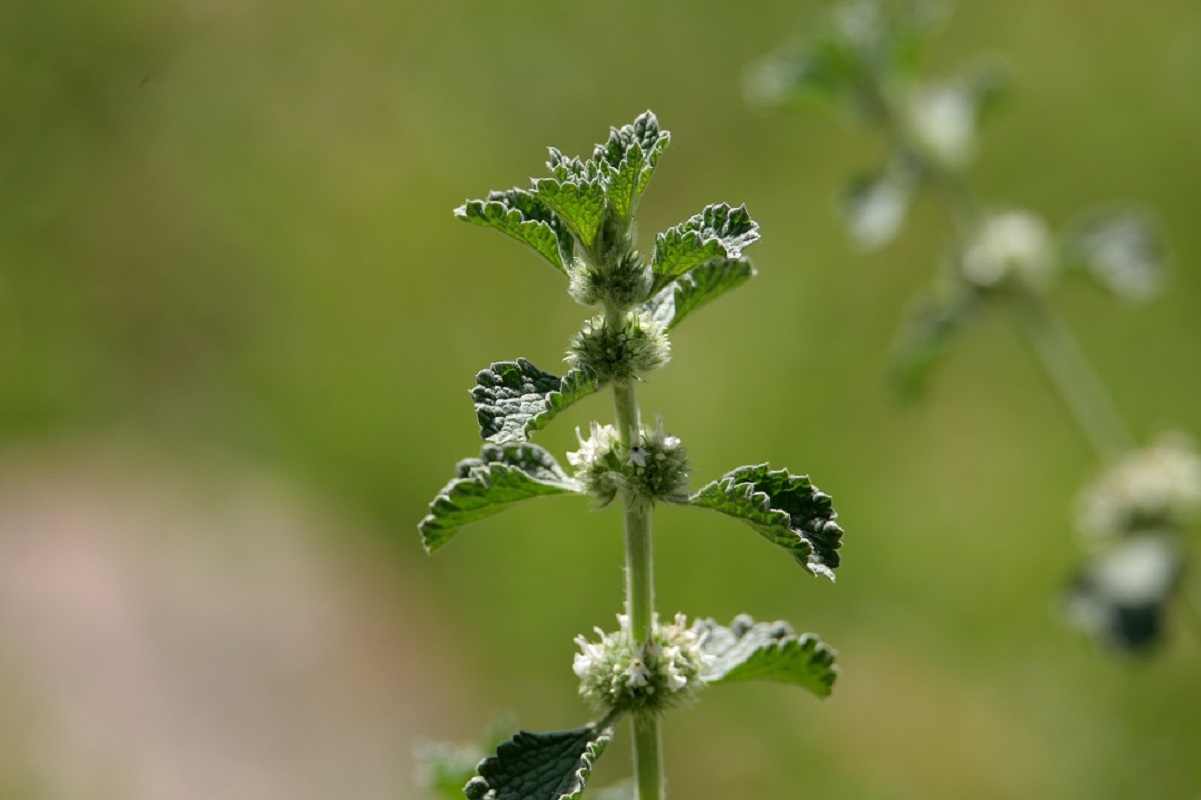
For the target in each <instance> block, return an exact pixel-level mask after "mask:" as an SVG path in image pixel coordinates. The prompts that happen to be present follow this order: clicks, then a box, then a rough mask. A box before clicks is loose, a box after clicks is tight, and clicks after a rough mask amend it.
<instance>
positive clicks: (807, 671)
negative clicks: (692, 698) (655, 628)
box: [697, 614, 838, 697]
mask: <svg viewBox="0 0 1201 800" xmlns="http://www.w3.org/2000/svg"><path fill="white" fill-rule="evenodd" d="M697 632H698V634H700V635H701V637H702V639H701V641H702V644H701V649H702V650H703V651H704V652H705V653H706V654H708V655H710V656H712V657H713V661H712V663H711V664H709V666H708V667H706V669H705V671H704V672H703V673H701V680H703V681H705V682H706V683H709V684H715V683H731V682H733V681H751V680H761V681H773V682H775V683H788V684H792V685H794V686H800V687H801V688H803V689H808V690H809V691H810V692H812V693H813V694H815V695H817V696H818V697H828V696H829V695H830V689H831V687H832V686H833V685H834V681H835V679H837V677H838V668H837V667H836V666H834V658H835V656H836V655H837V653H835V652H834V651H833V650H832V649H830V648H829V647H827V646H826V645H825V644H824V643H823V642H822V641H821V640H820V639H818V638H817V636H815V635H814V634H812V633H805V634H801V635H797V634H796V632H795V631H793V629H792V626H790V625H789V624H788V623H787V622H755V621H754V620H752V619H751V618H750V617H748V616H747V615H745V614H740V615H739V616H738V617H736V618H735V619H734V621H733V622H732V623H731V624H730V627H728V628H726V627H722V626H721V625H718V624H717V623H716V622H714V621H713V620H711V619H707V620H702V621H701V622H700V623H699V624H698V626H697Z"/></svg>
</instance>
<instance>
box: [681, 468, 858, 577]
mask: <svg viewBox="0 0 1201 800" xmlns="http://www.w3.org/2000/svg"><path fill="white" fill-rule="evenodd" d="M688 502H689V503H690V504H691V505H694V506H697V507H700V508H711V509H713V510H714V511H720V512H721V513H723V514H727V515H729V516H731V517H735V518H736V519H740V520H742V521H743V522H745V523H747V524H748V525H750V526H751V527H752V528H754V529H755V530H756V531H757V532H758V533H759V534H760V535H761V536H763V537H764V538H765V539H767V540H768V541H770V542H772V543H773V544H777V545H779V546H780V547H783V548H784V549H785V550H787V551H789V552H790V553H791V554H792V557H793V558H795V559H796V561H797V563H799V564H800V565H801V566H803V567H805V569H807V570H809V572H811V573H812V574H814V575H823V576H825V577H827V578H829V579H830V580H834V570H835V569H836V568H837V567H838V565H839V563H840V562H841V559H840V558H839V555H838V548H839V547H840V546H841V544H842V528H841V527H839V525H838V523H837V522H835V521H834V519H835V517H837V516H838V514H837V513H836V512H835V511H834V508H833V504H832V503H831V500H830V496H829V495H827V494H825V493H823V492H821V491H819V490H818V488H817V487H816V486H814V485H813V484H812V483H811V482H810V481H809V478H808V476H805V475H792V474H791V473H789V472H788V470H782V469H781V470H771V469H769V468H768V465H767V464H760V465H758V466H753V467H739V468H738V469H735V470H732V471H731V472H727V473H726V474H725V475H723V476H722V477H720V478H718V479H717V480H715V481H713V482H712V483H709V484H707V485H706V486H703V487H701V489H700V491H698V492H697V493H696V494H694V495H692V497H691V498H689V501H688Z"/></svg>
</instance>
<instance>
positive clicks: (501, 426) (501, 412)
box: [471, 358, 602, 444]
mask: <svg viewBox="0 0 1201 800" xmlns="http://www.w3.org/2000/svg"><path fill="white" fill-rule="evenodd" d="M475 383H476V385H475V388H473V389H472V390H471V399H472V400H474V401H475V414H476V418H477V419H478V420H479V423H480V436H482V437H483V438H484V439H486V440H487V441H489V442H495V443H497V444H503V443H506V442H524V441H525V440H526V439H528V438H529V435H530V434H531V433H532V432H534V431H536V430H541V429H542V428H544V427H546V425H547V424H548V423H549V422H550V421H551V420H552V419H554V418H555V416H557V415H558V414H559V412H561V411H562V410H563V409H565V408H567V407H568V406H570V405H571V404H572V403H575V402H576V401H577V400H579V399H581V398H583V397H587V396H588V395H590V394H592V393H593V392H595V391H596V390H597V389H599V388H600V387H601V385H602V384H601V381H600V380H599V379H598V378H597V377H596V374H595V373H593V372H591V371H589V370H581V369H573V370H571V371H570V372H568V373H567V374H566V375H564V376H563V377H562V378H560V377H559V376H557V375H553V374H551V373H549V372H546V371H544V370H541V369H538V367H535V366H534V365H533V364H531V363H530V362H529V361H527V360H526V359H524V358H519V359H517V360H516V361H498V362H496V363H495V364H493V365H491V366H490V367H488V369H485V370H481V371H480V372H479V373H478V374H477V375H476V376H475Z"/></svg>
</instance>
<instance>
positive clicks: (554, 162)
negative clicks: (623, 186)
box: [532, 147, 605, 248]
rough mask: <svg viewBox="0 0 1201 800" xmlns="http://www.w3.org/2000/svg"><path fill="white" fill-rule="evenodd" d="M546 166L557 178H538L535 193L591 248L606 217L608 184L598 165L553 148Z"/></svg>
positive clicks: (534, 185)
mask: <svg viewBox="0 0 1201 800" xmlns="http://www.w3.org/2000/svg"><path fill="white" fill-rule="evenodd" d="M546 165H547V166H548V167H549V168H550V171H551V172H552V173H553V174H554V176H555V177H553V178H538V179H535V180H534V181H533V182H532V183H533V187H534V194H535V195H537V196H538V199H539V200H541V201H542V202H543V203H545V204H546V205H547V206H548V207H549V208H550V209H551V210H552V211H554V212H555V214H556V215H558V217H559V218H560V219H561V220H563V223H564V224H565V225H566V226H567V227H568V228H569V229H570V230H571V232H572V233H574V234H575V236H576V238H578V239H579V240H580V241H581V242H582V243H583V245H584V247H587V248H591V247H592V245H593V244H595V242H596V234H597V232H598V231H599V230H600V226H601V223H602V222H603V221H604V216H605V187H604V181H603V180H602V178H601V174H600V172H599V170H598V169H597V165H596V164H595V163H593V162H591V161H587V162H585V161H580V159H578V158H567V157H566V156H564V155H563V154H562V153H560V152H559V151H558V150H556V149H555V148H553V147H552V148H550V161H548V162H547V163H546Z"/></svg>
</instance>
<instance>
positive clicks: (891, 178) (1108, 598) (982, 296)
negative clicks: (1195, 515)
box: [747, 0, 1201, 655]
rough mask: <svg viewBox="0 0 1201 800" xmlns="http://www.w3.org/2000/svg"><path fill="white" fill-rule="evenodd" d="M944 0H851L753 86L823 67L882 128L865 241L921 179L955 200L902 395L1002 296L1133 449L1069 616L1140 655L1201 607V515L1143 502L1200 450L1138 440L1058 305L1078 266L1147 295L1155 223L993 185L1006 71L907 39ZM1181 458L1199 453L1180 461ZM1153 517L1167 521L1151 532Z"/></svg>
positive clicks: (785, 93)
mask: <svg viewBox="0 0 1201 800" xmlns="http://www.w3.org/2000/svg"><path fill="white" fill-rule="evenodd" d="M934 8H935V6H934V5H933V4H931V3H929V2H921V1H920V0H896V1H895V2H890V0H844V1H843V2H841V3H839V4H837V5H835V6H833V7H831V9H830V10H829V12H828V13H827V15H826V16H825V17H824V19H823V23H824V24H820V25H818V26H817V27H816V28H815V29H813V30H811V31H809V32H808V35H807V36H806V37H805V38H803V39H801V40H800V41H799V43H793V44H791V45H789V46H788V47H787V48H785V49H783V50H782V51H781V52H780V53H778V54H776V55H773V56H770V57H767V58H765V59H763V60H762V61H761V62H760V63H758V64H757V65H756V66H755V67H754V68H753V69H752V70H750V73H749V75H748V87H747V92H748V95H749V97H750V98H751V99H752V100H754V101H757V102H760V103H764V104H767V105H771V106H785V105H788V104H789V103H790V102H792V101H794V100H796V99H797V98H806V97H810V96H811V95H813V94H814V86H815V82H816V84H819V85H820V86H821V87H822V91H821V92H820V93H819V94H820V95H821V96H822V98H823V99H824V100H825V104H826V105H829V106H836V107H848V108H851V109H853V110H856V111H857V112H858V113H857V114H856V115H855V117H856V121H857V122H859V123H861V124H862V125H863V126H864V127H865V128H867V129H869V130H870V131H871V132H873V133H874V134H875V135H876V137H877V138H879V139H880V140H881V142H882V143H883V145H884V147H885V150H886V159H887V162H888V166H887V167H886V168H884V169H882V170H881V171H879V172H877V173H875V174H872V175H870V176H867V177H860V178H855V179H852V180H851V182H850V183H849V184H848V185H847V188H846V189H845V190H844V193H843V194H844V198H845V199H844V202H843V204H842V206H843V218H844V224H845V226H846V228H847V230H848V232H849V234H850V235H851V237H852V238H853V239H854V240H855V241H856V242H857V243H858V244H859V245H860V246H861V247H864V248H865V249H874V248H878V247H881V246H883V245H885V244H887V243H889V242H890V241H891V240H892V239H893V238H894V237H896V236H897V234H898V233H899V232H900V231H901V229H902V226H903V223H904V222H905V217H906V214H907V211H908V206H909V205H910V204H911V203H912V201H913V200H914V198H915V197H916V195H917V192H918V190H922V189H924V190H926V191H927V193H928V194H930V195H932V196H933V197H934V198H935V199H936V200H937V201H938V204H939V205H940V206H941V207H942V208H943V210H944V212H945V213H946V214H947V216H948V218H949V221H950V223H951V224H950V226H949V227H950V231H949V234H950V244H949V246H947V247H945V250H946V253H947V254H946V256H945V257H944V262H945V263H944V265H943V269H941V270H940V271H939V274H938V276H937V280H936V282H935V285H934V287H933V288H932V289H930V290H926V291H924V292H922V293H921V294H920V295H919V296H918V298H917V300H916V301H911V303H910V306H909V314H908V319H907V320H906V322H905V323H904V325H903V327H902V331H901V335H900V336H899V337H898V342H897V346H896V347H895V348H894V355H893V357H892V368H891V381H890V383H891V385H892V386H893V388H894V389H896V390H898V394H899V395H900V396H901V397H903V398H905V399H912V398H913V396H915V395H916V394H918V393H919V391H920V390H921V389H922V388H923V386H924V384H925V383H926V382H927V378H928V375H929V373H930V371H931V367H932V366H933V365H934V364H935V363H936V361H937V360H938V357H939V356H940V355H941V354H942V353H943V352H945V351H946V350H948V349H949V345H950V344H951V343H952V342H953V340H954V339H955V338H956V337H957V336H958V335H959V334H960V333H962V332H963V331H964V330H965V329H966V328H967V327H968V323H969V322H971V321H972V319H971V318H972V317H973V316H976V315H979V314H980V313H981V312H983V311H985V310H988V309H991V308H1000V309H1003V310H1004V311H1006V312H1009V313H1011V314H1012V316H1013V317H1014V318H1015V319H1016V321H1017V323H1018V330H1019V331H1020V332H1021V334H1022V335H1023V336H1024V338H1025V339H1026V340H1027V341H1028V342H1029V344H1030V345H1031V348H1032V350H1033V352H1034V354H1035V355H1036V356H1037V358H1038V360H1039V363H1040V364H1041V365H1042V366H1043V368H1044V370H1045V371H1046V373H1047V377H1048V378H1049V379H1050V383H1051V384H1052V386H1053V388H1054V389H1055V390H1056V391H1057V393H1058V394H1059V395H1060V400H1062V401H1063V403H1064V407H1065V410H1066V411H1067V412H1068V416H1069V419H1071V420H1072V422H1073V423H1075V424H1076V425H1078V426H1079V428H1080V430H1081V432H1082V433H1083V434H1084V438H1085V439H1086V441H1087V442H1088V443H1089V444H1090V445H1092V446H1093V448H1094V449H1095V450H1096V451H1097V454H1098V456H1100V457H1101V459H1102V460H1105V461H1113V460H1114V459H1117V458H1119V457H1121V458H1123V463H1122V464H1120V465H1119V466H1116V467H1114V468H1113V469H1111V470H1110V472H1109V473H1108V474H1107V475H1106V476H1104V477H1103V478H1102V479H1101V480H1100V481H1099V485H1098V486H1097V487H1093V488H1092V489H1091V490H1090V492H1089V494H1090V500H1089V505H1090V506H1092V507H1093V508H1094V509H1096V508H1102V509H1104V511H1105V513H1103V514H1097V513H1094V514H1092V515H1091V516H1092V517H1096V516H1105V515H1108V516H1109V517H1116V518H1118V521H1117V522H1111V523H1110V524H1109V525H1108V526H1107V528H1108V530H1109V532H1110V533H1111V534H1113V536H1112V537H1111V541H1109V542H1108V545H1109V546H1108V548H1107V549H1106V550H1104V551H1103V552H1100V553H1097V552H1094V553H1092V554H1090V556H1089V560H1088V562H1087V563H1086V564H1085V566H1083V567H1081V568H1080V570H1079V574H1078V575H1077V577H1076V578H1074V579H1073V580H1072V582H1071V588H1070V590H1069V591H1068V601H1067V603H1066V610H1067V618H1068V620H1069V621H1071V622H1072V623H1073V624H1075V625H1076V626H1077V627H1079V628H1081V629H1083V630H1084V631H1086V632H1087V633H1089V634H1091V635H1092V636H1094V637H1095V638H1096V639H1097V640H1098V641H1099V642H1101V643H1102V644H1104V645H1107V646H1108V647H1109V648H1110V649H1111V650H1114V651H1117V652H1119V653H1121V654H1124V655H1129V654H1134V653H1138V654H1144V653H1146V652H1149V651H1150V650H1152V649H1153V648H1155V646H1156V645H1158V644H1159V643H1160V641H1161V639H1162V637H1163V636H1164V632H1165V628H1166V626H1165V625H1164V623H1163V620H1164V618H1165V617H1166V616H1167V615H1168V613H1169V610H1170V607H1172V606H1180V607H1183V610H1184V613H1186V614H1190V615H1192V617H1194V618H1195V619H1196V620H1197V621H1199V622H1201V604H1197V603H1196V602H1195V601H1193V600H1192V599H1191V598H1190V597H1189V593H1188V589H1187V587H1186V586H1185V585H1183V584H1182V583H1181V582H1180V581H1179V580H1178V578H1179V576H1180V574H1181V572H1183V571H1184V564H1185V563H1186V561H1187V550H1188V546H1189V545H1188V542H1189V540H1190V539H1195V538H1196V534H1197V525H1196V520H1195V519H1192V518H1191V515H1183V514H1180V513H1176V514H1168V513H1155V514H1152V515H1150V518H1149V519H1147V518H1146V517H1147V515H1146V514H1144V513H1143V509H1144V507H1146V506H1147V505H1153V506H1156V507H1157V512H1158V511H1159V509H1158V506H1157V504H1162V503H1163V502H1166V501H1162V500H1161V495H1162V494H1164V493H1165V491H1166V490H1164V489H1163V487H1162V486H1161V484H1163V483H1164V482H1165V481H1168V482H1170V483H1171V484H1172V485H1171V487H1170V491H1166V493H1168V494H1172V493H1175V495H1177V496H1186V497H1189V498H1195V497H1197V496H1201V468H1196V467H1195V462H1196V456H1195V454H1194V453H1193V451H1192V450H1191V449H1183V450H1172V449H1171V448H1167V449H1166V450H1165V447H1163V446H1158V447H1155V448H1149V449H1148V450H1146V451H1144V452H1137V453H1136V452H1132V451H1134V449H1135V441H1136V440H1135V437H1134V435H1133V434H1132V433H1131V432H1130V430H1129V428H1128V427H1127V423H1126V422H1125V420H1124V419H1123V418H1122V417H1121V416H1120V414H1119V413H1118V411H1117V407H1116V406H1115V404H1114V402H1113V400H1112V399H1111V398H1110V397H1109V395H1108V392H1107V389H1106V387H1105V386H1104V384H1103V383H1102V382H1101V381H1100V380H1098V379H1097V377H1096V376H1095V375H1094V374H1093V371H1092V368H1091V366H1090V365H1089V363H1088V360H1087V359H1086V358H1085V357H1084V356H1082V354H1081V351H1080V349H1079V347H1078V346H1077V345H1076V343H1075V341H1074V339H1073V337H1072V335H1071V333H1070V332H1069V331H1068V329H1067V327H1066V326H1065V325H1063V323H1062V322H1060V320H1059V318H1058V316H1057V315H1056V313H1055V312H1054V311H1053V310H1052V308H1051V304H1050V293H1051V290H1052V289H1054V288H1055V286H1056V284H1057V283H1058V280H1059V278H1060V277H1062V276H1063V275H1065V274H1069V273H1071V272H1078V273H1082V274H1084V275H1087V276H1090V277H1092V278H1093V279H1095V280H1096V282H1097V283H1098V284H1100V285H1101V286H1103V287H1104V288H1106V289H1108V290H1109V291H1110V292H1112V293H1113V294H1115V295H1116V296H1118V297H1119V298H1122V299H1126V300H1148V299H1150V298H1151V297H1153V296H1154V295H1155V294H1156V293H1157V292H1158V290H1159V289H1160V287H1161V285H1162V283H1163V276H1164V272H1165V266H1164V250H1165V247H1164V244H1163V242H1162V240H1161V233H1160V230H1159V226H1158V223H1157V222H1156V221H1155V219H1154V217H1153V216H1151V215H1150V214H1149V213H1147V212H1145V211H1142V210H1137V209H1133V208H1124V207H1121V206H1114V207H1111V208H1108V209H1103V210H1100V211H1093V212H1089V213H1086V214H1084V215H1081V216H1080V217H1079V218H1078V219H1077V220H1076V221H1075V222H1073V223H1072V224H1071V225H1070V226H1069V227H1068V228H1067V229H1066V230H1065V231H1063V232H1062V233H1061V234H1059V235H1058V236H1056V235H1055V234H1053V233H1052V231H1051V228H1050V226H1049V225H1048V223H1047V222H1046V220H1045V219H1044V218H1043V217H1042V216H1041V215H1039V214H1036V213H1034V212H1031V211H1028V210H1024V209H1006V208H1003V207H998V206H997V205H996V204H995V203H992V202H990V201H986V200H984V199H983V198H984V195H983V194H982V193H981V192H980V190H978V189H977V188H976V187H975V186H974V185H973V182H972V180H971V178H970V176H969V174H968V165H969V162H970V161H971V158H972V156H974V155H975V151H976V149H977V148H976V142H977V139H978V136H979V133H978V128H979V122H980V120H981V118H982V117H983V114H984V112H985V111H986V110H987V109H988V108H989V107H990V106H992V105H993V103H994V102H995V99H996V97H997V96H998V94H999V93H1000V86H1001V82H1000V81H999V80H998V79H997V77H996V74H995V71H993V70H980V69H977V70H974V71H970V72H966V73H964V74H962V75H961V76H960V77H957V78H953V79H950V80H946V79H940V78H933V77H928V76H926V75H924V74H922V72H921V71H920V70H918V69H917V68H916V61H917V59H916V58H912V57H909V54H911V53H914V52H917V51H918V50H921V49H924V45H926V44H928V33H929V32H930V31H931V30H932V28H933V25H932V24H931V20H932V19H934V18H935V16H936V15H935V13H934V12H933V9H934ZM915 43H921V44H922V45H923V47H917V46H916V44H915ZM898 54H901V55H898ZM1165 451H1166V452H1167V456H1168V457H1165V456H1164V453H1165ZM1182 460H1184V461H1187V462H1188V463H1189V465H1190V467H1191V468H1190V469H1188V470H1182V469H1180V468H1177V464H1178V463H1179V462H1180V461H1182ZM1165 461H1166V462H1167V467H1165V466H1164V463H1163V462H1165ZM1165 472H1168V473H1170V476H1169V477H1168V478H1165V477H1164V475H1163V473H1165ZM1184 473H1187V474H1184ZM1183 502H1184V501H1181V500H1178V499H1175V500H1174V505H1180V504H1182V503H1183ZM1086 527H1087V526H1086ZM1148 528H1154V529H1155V531H1154V534H1155V535H1153V536H1147V535H1145V534H1146V533H1147V532H1148ZM1126 536H1132V537H1135V538H1134V539H1133V540H1132V541H1126V540H1124V539H1123V537H1126ZM1178 537H1180V538H1182V539H1183V540H1184V541H1183V543H1181V542H1177V541H1175V539H1176V538H1178ZM1115 540H1116V541H1115ZM1092 544H1093V548H1092V549H1093V550H1096V549H1097V542H1096V541H1094V542H1093V543H1092Z"/></svg>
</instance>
